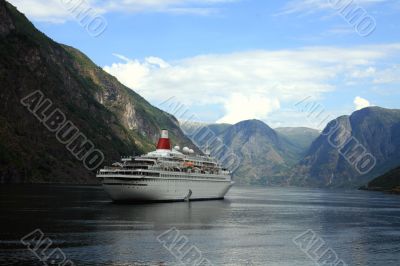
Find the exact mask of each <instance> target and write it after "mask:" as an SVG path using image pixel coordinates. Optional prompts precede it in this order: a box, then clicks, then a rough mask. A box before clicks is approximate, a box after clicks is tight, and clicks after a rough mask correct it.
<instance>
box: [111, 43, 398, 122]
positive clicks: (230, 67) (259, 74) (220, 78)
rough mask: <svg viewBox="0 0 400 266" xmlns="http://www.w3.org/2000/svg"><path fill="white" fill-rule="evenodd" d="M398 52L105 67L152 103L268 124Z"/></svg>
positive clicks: (263, 54) (262, 54)
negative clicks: (172, 102)
mask: <svg viewBox="0 0 400 266" xmlns="http://www.w3.org/2000/svg"><path fill="white" fill-rule="evenodd" d="M399 53H400V45H399V44H392V45H377V46H361V47H353V48H335V47H308V48H303V49H295V50H278V51H265V50H259V51H248V52H240V53H231V54H215V55H212V54H211V55H201V56H196V57H190V58H185V59H182V60H178V61H171V62H166V61H164V60H162V59H160V58H156V57H150V58H146V59H145V60H131V59H127V58H125V57H122V59H123V61H124V62H120V63H115V64H112V65H111V66H106V67H104V69H105V70H106V71H107V72H109V73H111V74H112V75H114V76H116V77H117V78H118V79H119V80H120V81H121V82H123V83H124V84H125V85H127V86H128V87H130V88H132V89H134V90H135V91H137V92H138V93H140V94H141V95H142V96H144V97H145V98H147V99H149V100H150V101H151V102H153V103H160V102H163V101H165V100H166V99H168V98H170V97H171V96H175V97H176V98H177V99H178V100H179V101H180V102H182V103H183V104H185V105H187V106H189V107H190V106H194V105H196V106H203V107H204V108H206V107H207V106H210V105H217V106H221V107H223V109H224V110H225V112H224V113H223V114H221V115H220V119H219V121H224V122H229V121H235V120H240V119H250V118H259V119H264V120H268V117H271V116H276V115H275V113H277V112H278V113H279V108H280V106H283V105H284V106H293V105H294V104H295V103H296V102H298V101H300V100H302V99H304V97H307V96H312V97H313V98H315V99H318V98H321V97H323V95H324V94H325V93H326V92H329V91H333V90H335V89H336V88H335V86H334V85H333V84H340V83H338V80H341V79H343V80H344V81H346V78H348V77H350V76H351V75H358V76H359V78H358V79H360V78H361V76H363V75H366V74H363V73H364V72H365V73H367V74H371V73H372V72H374V71H375V68H374V67H375V66H374V64H375V62H379V61H381V60H385V58H392V56H393V54H399ZM119 57H120V58H121V56H119ZM357 71H359V72H360V73H358V74H357ZM371 75H372V74H371ZM358 79H354V80H355V81H358Z"/></svg>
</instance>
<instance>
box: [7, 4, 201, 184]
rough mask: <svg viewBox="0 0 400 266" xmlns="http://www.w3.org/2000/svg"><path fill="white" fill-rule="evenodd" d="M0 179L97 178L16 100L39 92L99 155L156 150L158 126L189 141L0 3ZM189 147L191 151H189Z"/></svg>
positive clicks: (171, 122)
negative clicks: (62, 114) (88, 141)
mask: <svg viewBox="0 0 400 266" xmlns="http://www.w3.org/2000/svg"><path fill="white" fill-rule="evenodd" d="M0 73H1V74H0V84H1V90H0V99H1V103H2V104H1V105H0V183H5V182H65V183H93V182H96V179H95V177H94V176H95V175H94V173H93V172H90V171H88V170H86V168H85V167H84V166H83V163H82V162H81V161H79V160H77V159H76V158H75V157H74V156H73V155H72V154H71V153H70V152H69V151H68V150H67V148H66V147H65V145H63V144H61V143H60V142H59V141H57V139H56V136H55V134H54V133H52V132H49V130H47V129H46V128H45V127H44V126H43V125H42V124H41V123H40V121H38V120H37V119H36V118H35V116H34V115H33V114H32V113H30V112H29V111H28V109H27V108H26V107H24V106H23V105H22V104H21V103H20V100H21V99H22V98H24V97H26V96H27V95H29V94H31V93H33V92H35V91H37V90H40V91H41V92H42V93H43V94H44V96H45V97H46V98H48V99H49V100H50V101H51V102H52V103H53V106H54V108H55V107H57V108H59V109H60V110H61V111H62V112H63V113H64V114H65V115H66V117H67V118H68V119H69V120H70V121H72V122H73V123H74V124H75V125H76V126H77V127H78V129H79V130H80V132H82V133H83V134H84V135H85V136H86V137H87V138H88V139H89V140H90V141H92V142H93V144H94V145H95V146H96V148H98V149H99V150H101V151H102V152H103V153H104V155H105V163H111V162H113V161H115V160H116V159H119V158H120V156H121V155H131V154H133V153H136V154H139V153H143V152H146V151H149V150H152V149H154V148H155V145H154V144H155V142H156V140H157V138H158V134H159V132H160V129H161V128H168V129H169V130H170V135H171V139H172V141H173V142H174V143H176V144H179V145H182V146H191V147H193V148H195V147H194V145H193V144H192V142H191V141H190V140H189V139H188V138H187V137H186V136H185V135H184V134H183V133H182V131H181V129H180V127H179V123H178V121H177V120H176V119H175V118H174V117H173V116H172V115H170V114H168V113H165V112H163V111H161V110H159V109H157V108H155V107H153V106H152V105H150V104H149V103H148V102H147V101H146V100H145V99H143V98H142V97H141V96H140V95H138V94H136V93H135V92H134V91H132V90H131V89H129V88H127V87H125V86H123V85H122V84H120V83H119V82H118V81H117V79H116V78H114V77H112V76H111V75H109V74H107V73H106V72H104V71H103V70H102V69H101V68H100V67H98V66H96V65H95V64H94V63H93V62H92V61H91V60H90V59H89V58H88V57H86V56H85V55H84V54H82V53H81V52H79V51H78V50H76V49H74V48H72V47H68V46H65V45H61V44H58V43H56V42H54V41H53V40H51V39H50V38H48V37H47V36H45V35H44V34H43V33H41V32H39V31H38V30H37V29H35V27H34V26H33V25H32V24H31V23H30V22H29V21H28V20H27V19H26V17H25V16H24V15H23V14H21V13H19V12H18V11H17V9H16V8H15V7H14V6H12V5H11V4H9V3H7V2H6V1H4V0H0ZM195 149H196V148H195Z"/></svg>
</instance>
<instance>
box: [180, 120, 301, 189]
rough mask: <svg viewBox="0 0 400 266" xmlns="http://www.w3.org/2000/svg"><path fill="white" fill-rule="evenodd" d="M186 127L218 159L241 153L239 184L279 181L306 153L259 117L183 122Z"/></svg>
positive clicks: (236, 172)
mask: <svg viewBox="0 0 400 266" xmlns="http://www.w3.org/2000/svg"><path fill="white" fill-rule="evenodd" d="M182 127H183V130H184V132H186V133H187V135H188V136H190V137H191V138H192V140H193V141H194V142H195V143H196V144H197V145H198V146H200V147H202V148H203V149H206V148H208V149H210V151H211V154H212V155H215V156H216V157H217V158H220V159H221V158H224V156H225V157H227V156H228V154H235V155H236V156H238V158H240V165H239V167H238V168H237V169H236V171H235V172H234V178H235V181H236V182H238V183H245V184H271V183H277V182H278V183H279V182H280V181H279V180H280V179H282V176H283V174H284V173H285V172H287V171H288V170H289V169H290V167H291V166H292V165H294V164H295V163H297V162H298V161H299V160H300V159H301V155H302V154H304V152H305V150H304V149H302V148H300V147H299V146H297V145H295V144H293V143H292V142H291V141H289V140H288V138H286V137H284V136H283V135H281V134H278V133H277V132H276V131H275V130H274V129H272V128H270V127H269V126H268V125H267V124H265V123H264V122H262V121H259V120H247V121H242V122H239V123H237V124H235V125H229V124H210V125H206V124H198V123H182Z"/></svg>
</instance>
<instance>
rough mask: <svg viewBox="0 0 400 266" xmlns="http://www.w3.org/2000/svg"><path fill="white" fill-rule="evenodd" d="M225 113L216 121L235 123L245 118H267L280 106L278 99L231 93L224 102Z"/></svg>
mask: <svg viewBox="0 0 400 266" xmlns="http://www.w3.org/2000/svg"><path fill="white" fill-rule="evenodd" d="M224 107H225V111H226V114H225V116H224V117H222V118H221V119H219V120H218V121H217V123H229V124H235V123H237V122H240V121H243V120H247V119H260V120H263V119H265V118H267V116H268V114H269V113H271V112H272V111H276V110H278V109H279V108H280V103H279V100H278V99H269V98H267V97H265V96H262V95H254V94H253V95H243V94H240V93H233V94H232V95H231V96H230V97H229V99H227V100H226V101H225V102H224Z"/></svg>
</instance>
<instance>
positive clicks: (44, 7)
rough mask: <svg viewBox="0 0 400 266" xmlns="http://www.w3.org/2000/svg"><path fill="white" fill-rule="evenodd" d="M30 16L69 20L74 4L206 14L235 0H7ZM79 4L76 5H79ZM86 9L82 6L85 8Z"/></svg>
mask: <svg viewBox="0 0 400 266" xmlns="http://www.w3.org/2000/svg"><path fill="white" fill-rule="evenodd" d="M8 1H9V2H10V3H11V4H13V5H15V6H16V7H17V8H18V10H20V11H21V12H23V13H24V14H25V15H27V16H28V17H29V18H30V19H33V20H37V21H46V22H53V23H62V22H65V21H67V20H72V19H73V16H72V15H71V12H70V11H69V10H71V9H74V8H73V7H74V6H79V8H81V9H82V10H83V8H82V7H85V8H86V9H87V8H92V9H93V10H94V11H95V12H96V14H99V15H100V14H105V13H109V12H128V13H139V12H160V13H171V14H191V15H209V14H213V13H215V12H217V11H218V8H217V7H216V5H217V4H220V3H228V2H233V1H236V0H8ZM79 8H78V9H79ZM86 9H85V10H86Z"/></svg>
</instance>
